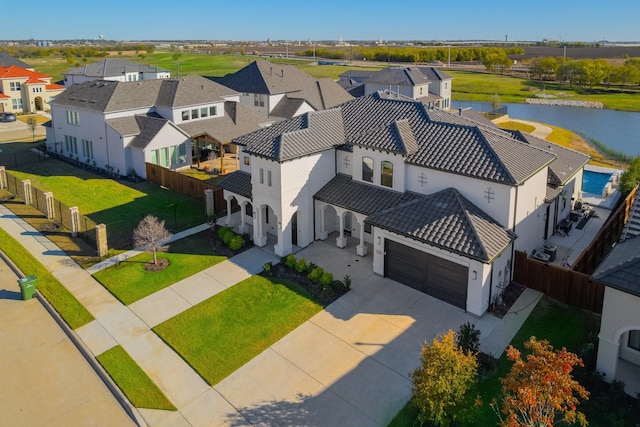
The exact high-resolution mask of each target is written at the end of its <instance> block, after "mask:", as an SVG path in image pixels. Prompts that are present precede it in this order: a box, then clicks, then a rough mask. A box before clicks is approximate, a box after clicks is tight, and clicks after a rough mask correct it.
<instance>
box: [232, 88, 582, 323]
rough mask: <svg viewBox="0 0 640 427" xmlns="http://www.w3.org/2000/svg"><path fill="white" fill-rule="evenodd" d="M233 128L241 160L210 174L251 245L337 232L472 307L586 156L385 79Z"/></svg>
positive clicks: (553, 212) (390, 268)
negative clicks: (368, 88)
mask: <svg viewBox="0 0 640 427" xmlns="http://www.w3.org/2000/svg"><path fill="white" fill-rule="evenodd" d="M233 142H234V143H236V144H238V145H239V146H240V147H241V150H240V156H241V158H242V161H241V162H240V164H241V170H240V171H238V172H235V173H233V174H231V175H229V176H228V177H227V178H225V179H224V180H223V181H222V182H220V184H219V185H220V186H221V187H222V188H223V189H224V194H225V199H226V200H227V204H228V206H229V208H230V206H231V202H232V201H233V199H235V200H236V201H237V202H238V204H239V205H241V207H242V209H241V210H240V215H239V219H232V218H234V217H232V216H229V217H228V218H229V224H230V225H233V226H236V227H239V228H240V229H241V230H242V231H243V232H251V233H252V234H253V240H254V243H255V244H256V245H258V246H265V245H267V244H269V245H271V244H272V243H273V245H274V246H273V249H274V251H275V253H276V254H278V255H280V256H283V255H286V254H288V253H291V252H292V251H293V250H294V249H295V248H296V247H305V246H307V245H309V244H310V243H312V242H313V241H315V240H318V239H320V240H323V239H327V238H329V236H332V237H331V238H332V239H335V242H336V245H337V246H339V247H341V248H344V247H345V246H346V245H347V239H348V236H351V238H355V239H356V240H357V242H358V243H357V246H356V252H357V254H358V255H361V256H364V255H366V254H367V253H368V252H369V251H370V250H372V252H373V256H372V266H371V267H372V269H373V271H374V272H375V273H377V274H380V275H383V276H386V277H390V278H392V279H394V280H397V281H399V282H401V283H404V284H407V285H409V286H412V287H415V288H417V289H419V290H421V291H423V292H426V293H427V294H430V295H433V296H436V297H438V298H440V299H442V300H444V301H446V302H448V303H451V304H453V305H456V306H458V307H461V308H463V309H465V310H467V311H469V312H471V313H473V314H476V315H481V314H482V313H484V312H485V311H486V310H487V308H488V307H489V305H490V304H492V303H493V302H494V301H495V300H496V298H497V297H498V296H499V295H500V294H501V293H502V291H503V290H504V288H505V287H506V285H507V284H508V283H509V281H510V279H511V277H512V273H511V272H512V270H513V259H514V251H515V250H525V251H529V252H531V251H533V250H534V249H535V248H536V247H538V246H539V245H541V244H543V242H544V240H545V237H546V236H547V235H548V233H549V232H551V233H553V230H554V229H555V225H556V223H557V221H559V220H560V219H562V218H565V217H568V216H569V214H570V210H571V202H570V200H571V199H572V198H576V197H579V194H580V191H581V185H582V168H583V166H584V164H585V163H586V162H587V161H588V157H587V156H584V155H580V154H579V153H576V152H573V151H571V150H568V149H564V148H562V147H559V146H556V145H554V144H549V143H547V142H545V141H539V140H536V141H535V142H533V141H532V139H531V138H528V137H524V136H522V135H519V134H518V135H514V134H513V133H510V132H506V131H503V130H500V129H499V128H497V127H495V126H493V125H488V124H485V123H480V122H477V121H473V120H470V119H468V118H465V117H462V116H460V115H457V114H451V113H448V112H445V111H444V110H441V109H435V108H433V109H430V108H427V106H426V105H425V104H424V103H422V102H419V101H414V100H411V99H409V98H406V97H403V96H399V95H397V94H395V93H389V92H384V93H383V92H377V93H374V94H372V95H369V96H365V97H361V98H357V99H355V100H352V101H350V102H346V103H344V104H341V105H340V106H338V107H335V108H331V109H328V110H325V111H315V112H309V113H305V114H303V115H300V116H297V117H294V118H292V119H290V120H287V121H283V122H279V123H275V124H273V125H272V126H271V127H268V128H265V129H263V130H260V131H257V132H253V133H251V134H248V135H245V136H242V137H239V138H236V139H234V140H233ZM233 221H235V222H233ZM367 259H369V258H367Z"/></svg>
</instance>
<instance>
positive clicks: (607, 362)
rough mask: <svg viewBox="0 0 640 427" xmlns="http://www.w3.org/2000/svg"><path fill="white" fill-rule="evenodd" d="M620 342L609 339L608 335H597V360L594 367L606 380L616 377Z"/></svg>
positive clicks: (609, 380) (610, 380)
mask: <svg viewBox="0 0 640 427" xmlns="http://www.w3.org/2000/svg"><path fill="white" fill-rule="evenodd" d="M619 350H620V344H619V343H617V342H613V341H610V340H609V338H608V337H603V336H602V335H600V336H598V361H597V366H596V369H597V370H598V372H600V373H603V374H604V380H605V381H606V382H609V383H610V382H612V381H613V380H615V379H616V369H617V367H618V357H619Z"/></svg>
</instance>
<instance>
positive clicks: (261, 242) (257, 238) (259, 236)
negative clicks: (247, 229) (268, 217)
mask: <svg viewBox="0 0 640 427" xmlns="http://www.w3.org/2000/svg"><path fill="white" fill-rule="evenodd" d="M263 209H267V207H265V206H260V207H259V208H258V209H256V210H255V211H254V212H253V218H254V221H255V222H256V223H255V224H254V225H253V243H254V244H255V245H256V246H259V247H262V246H265V245H266V244H267V236H266V234H265V232H264V214H263V213H262V210H263Z"/></svg>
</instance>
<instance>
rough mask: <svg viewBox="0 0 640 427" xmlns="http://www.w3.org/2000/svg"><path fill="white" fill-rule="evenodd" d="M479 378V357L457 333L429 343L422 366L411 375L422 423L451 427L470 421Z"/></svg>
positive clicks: (452, 332)
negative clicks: (462, 345)
mask: <svg viewBox="0 0 640 427" xmlns="http://www.w3.org/2000/svg"><path fill="white" fill-rule="evenodd" d="M477 375H478V362H477V360H476V356H475V354H473V353H472V352H465V351H463V350H462V348H460V347H458V345H457V343H456V334H455V332H454V331H453V330H449V332H447V333H446V334H444V335H442V336H439V337H436V338H434V339H433V343H432V344H429V342H425V343H424V346H423V347H422V350H421V352H420V366H419V367H418V368H416V370H415V371H413V372H412V373H411V380H412V382H413V397H412V400H413V403H414V405H415V406H416V407H417V408H418V420H419V421H420V422H421V423H424V422H425V421H431V422H434V423H437V424H440V425H442V426H448V425H450V424H451V423H452V422H454V421H456V420H463V419H467V418H468V417H469V416H470V414H471V412H472V408H473V406H474V405H473V403H474V397H473V393H472V390H473V386H474V384H475V382H476V378H477Z"/></svg>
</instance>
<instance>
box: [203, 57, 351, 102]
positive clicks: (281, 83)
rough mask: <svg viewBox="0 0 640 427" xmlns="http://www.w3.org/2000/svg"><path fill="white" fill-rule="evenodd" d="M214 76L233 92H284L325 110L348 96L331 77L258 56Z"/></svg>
mask: <svg viewBox="0 0 640 427" xmlns="http://www.w3.org/2000/svg"><path fill="white" fill-rule="evenodd" d="M214 80H215V81H217V82H218V83H220V84H222V85H224V86H226V87H228V88H231V89H233V90H235V91H237V92H242V93H259V94H267V95H277V94H286V95H287V97H289V98H292V99H304V100H306V101H307V103H309V105H311V106H312V107H313V108H314V109H315V110H325V109H327V108H331V107H334V106H336V105H338V104H341V103H343V102H346V101H348V100H350V99H351V98H352V97H351V95H349V94H348V93H347V92H346V91H345V90H343V89H342V88H341V87H340V86H338V84H337V83H336V82H335V81H333V80H331V79H320V80H316V79H315V78H314V77H312V76H310V75H309V74H307V73H305V72H304V71H301V70H300V69H299V68H298V67H295V66H293V65H286V64H274V63H271V62H268V61H265V60H262V59H260V60H257V61H254V62H252V63H251V64H249V65H247V66H246V67H244V68H242V69H240V70H238V71H237V72H235V73H233V74H227V75H226V76H224V77H218V78H214Z"/></svg>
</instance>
